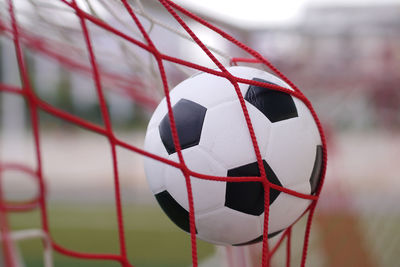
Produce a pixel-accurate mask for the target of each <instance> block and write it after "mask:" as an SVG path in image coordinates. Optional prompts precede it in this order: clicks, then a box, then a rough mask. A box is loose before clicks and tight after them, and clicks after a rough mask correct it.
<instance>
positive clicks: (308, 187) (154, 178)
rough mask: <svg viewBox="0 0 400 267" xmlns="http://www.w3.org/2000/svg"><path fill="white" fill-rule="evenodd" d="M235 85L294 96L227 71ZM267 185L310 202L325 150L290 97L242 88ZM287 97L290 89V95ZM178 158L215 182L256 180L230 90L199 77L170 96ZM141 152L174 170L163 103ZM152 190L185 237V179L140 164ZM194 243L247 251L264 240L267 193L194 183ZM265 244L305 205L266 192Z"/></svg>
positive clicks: (267, 78) (268, 78) (242, 71)
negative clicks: (242, 247)
mask: <svg viewBox="0 0 400 267" xmlns="http://www.w3.org/2000/svg"><path fill="white" fill-rule="evenodd" d="M228 71H229V72H230V73H231V74H232V75H234V76H236V77H240V78H245V79H249V80H252V79H254V80H258V81H263V82H267V83H272V84H276V85H279V86H282V87H285V88H288V89H291V88H290V87H289V85H288V84H286V83H285V82H283V81H282V80H280V79H279V78H277V77H275V76H273V75H271V74H269V73H267V72H265V71H261V70H258V69H254V68H249V67H230V68H228ZM239 87H240V90H241V93H242V94H243V97H244V99H245V101H246V106H247V109H248V112H249V115H250V119H251V122H252V125H253V127H254V132H255V135H256V138H257V142H258V146H259V148H260V152H261V156H262V159H263V163H264V167H265V171H266V174H267V177H268V179H269V181H270V182H272V183H274V184H277V185H280V186H282V187H285V188H288V189H291V190H294V191H297V192H300V193H303V194H314V193H315V191H316V188H317V185H318V182H319V180H320V176H321V169H322V145H321V138H320V135H319V132H318V128H317V126H316V123H315V121H314V119H313V117H312V115H311V113H310V111H309V109H308V108H307V107H306V105H304V104H303V103H302V101H300V100H299V99H297V98H295V97H292V96H291V95H290V94H287V93H283V92H279V91H275V90H271V89H267V88H264V87H257V86H249V85H248V84H243V83H239ZM291 90H292V89H291ZM170 97H171V102H172V108H173V112H174V117H175V122H176V126H177V131H178V135H179V139H180V144H181V147H182V154H183V157H184V160H185V163H186V164H187V166H188V168H189V169H190V170H192V171H194V172H197V173H202V174H206V175H213V176H231V177H241V176H259V175H260V172H259V169H258V165H257V159H256V155H255V152H254V148H253V144H252V141H251V137H250V135H249V130H248V127H247V125H246V121H245V118H244V115H243V112H242V108H241V106H240V103H239V100H238V96H237V94H236V92H235V90H234V87H233V85H232V84H231V83H230V82H229V81H228V80H227V79H225V78H222V77H218V76H215V75H212V74H208V73H200V74H197V75H195V76H192V77H190V78H188V79H186V80H185V81H183V82H181V83H180V84H179V85H177V86H176V87H175V88H174V89H173V90H172V91H171V92H170ZM144 147H145V149H146V150H147V151H149V152H151V153H154V154H156V155H158V156H161V157H164V158H167V159H169V160H172V161H176V162H178V156H177V153H176V150H175V147H174V143H173V139H172V134H171V126H170V121H169V118H168V114H167V104H166V100H165V99H163V100H162V101H161V103H160V104H159V106H158V107H157V109H156V110H155V112H154V114H153V116H152V118H151V120H150V122H149V125H148V128H147V133H146V139H145V145H144ZM144 163H145V172H146V176H147V180H148V183H149V186H150V188H151V190H152V192H153V193H154V195H155V197H156V199H157V201H158V203H159V204H160V206H161V208H162V209H163V210H164V212H165V213H166V214H167V215H168V217H169V218H170V219H171V220H172V221H173V222H174V223H175V224H176V225H177V226H179V227H180V228H182V229H183V230H185V231H186V232H189V204H188V197H187V189H186V182H185V178H184V175H183V174H182V172H181V170H180V169H178V168H175V167H172V166H169V165H167V164H165V163H162V162H159V161H156V160H153V159H151V158H146V159H145V162H144ZM191 184H192V190H193V198H194V210H195V222H196V235H197V237H198V238H200V239H203V240H205V241H209V242H212V243H215V244H225V245H245V244H251V243H255V242H259V241H261V240H262V238H263V221H264V188H263V186H262V183H261V182H218V181H210V180H204V179H199V178H195V177H191ZM269 202H270V203H269V207H270V209H269V212H270V213H269V226H268V238H271V237H273V236H276V235H277V234H279V233H280V232H282V231H283V230H284V229H286V228H287V227H289V226H290V225H292V224H293V223H294V222H295V221H296V219H298V218H299V216H301V215H302V214H303V212H304V211H305V210H306V208H307V207H308V205H309V204H310V200H306V199H302V198H298V197H294V196H291V195H289V194H286V193H283V192H280V191H278V190H274V189H271V190H270V201H269Z"/></svg>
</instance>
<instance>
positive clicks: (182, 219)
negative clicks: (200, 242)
mask: <svg viewBox="0 0 400 267" xmlns="http://www.w3.org/2000/svg"><path fill="white" fill-rule="evenodd" d="M155 197H156V199H157V201H158V204H160V206H161V208H162V209H163V211H164V212H165V214H167V216H168V217H169V218H170V219H171V221H173V222H174V223H175V224H176V225H177V226H178V227H179V228H181V229H182V230H184V231H186V232H188V233H190V219H189V212H188V211H187V210H185V209H184V208H183V207H182V206H181V205H179V203H178V202H176V200H175V199H174V198H173V197H172V196H171V195H170V193H168V191H166V190H165V191H162V192H160V193H158V194H156V195H155ZM196 234H197V229H196Z"/></svg>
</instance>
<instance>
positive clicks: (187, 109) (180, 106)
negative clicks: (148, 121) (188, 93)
mask: <svg viewBox="0 0 400 267" xmlns="http://www.w3.org/2000/svg"><path fill="white" fill-rule="evenodd" d="M172 110H173V113H174V118H175V124H176V129H177V131H178V137H179V143H180V145H181V148H182V149H185V148H189V147H192V146H195V145H198V144H199V142H200V135H201V129H202V128H203V122H204V117H205V116H206V111H207V109H206V108H205V107H203V106H201V105H199V104H197V103H195V102H193V101H190V100H187V99H181V100H179V101H178V103H176V104H175V105H174V106H173V107H172ZM158 129H159V131H160V137H161V140H162V142H163V144H164V146H165V149H166V150H167V152H168V154H170V155H171V154H173V153H175V152H176V150H175V146H174V140H173V139H172V131H171V123H170V121H169V117H168V114H166V115H165V116H164V118H163V119H162V120H161V123H160V125H159V127H158Z"/></svg>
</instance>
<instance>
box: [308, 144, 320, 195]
mask: <svg viewBox="0 0 400 267" xmlns="http://www.w3.org/2000/svg"><path fill="white" fill-rule="evenodd" d="M321 172H322V146H320V145H319V146H317V153H316V154H315V161H314V167H313V170H312V173H311V177H310V185H311V194H315V192H316V191H317V188H318V184H319V181H320V180H321Z"/></svg>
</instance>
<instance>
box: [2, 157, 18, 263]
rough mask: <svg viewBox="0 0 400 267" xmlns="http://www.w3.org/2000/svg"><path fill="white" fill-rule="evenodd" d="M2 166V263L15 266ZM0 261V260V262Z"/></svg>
mask: <svg viewBox="0 0 400 267" xmlns="http://www.w3.org/2000/svg"><path fill="white" fill-rule="evenodd" d="M2 172H3V167H2V166H1V164H0V237H1V243H2V244H3V245H2V249H3V255H4V263H5V265H6V266H7V267H14V266H16V263H15V260H14V257H13V253H12V240H11V239H10V235H9V234H10V231H9V225H8V220H7V209H6V207H5V203H6V200H5V199H4V197H3V187H2V185H3V179H2ZM1 263H2V262H1V261H0V264H1Z"/></svg>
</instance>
